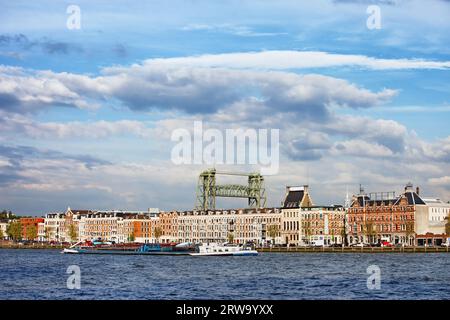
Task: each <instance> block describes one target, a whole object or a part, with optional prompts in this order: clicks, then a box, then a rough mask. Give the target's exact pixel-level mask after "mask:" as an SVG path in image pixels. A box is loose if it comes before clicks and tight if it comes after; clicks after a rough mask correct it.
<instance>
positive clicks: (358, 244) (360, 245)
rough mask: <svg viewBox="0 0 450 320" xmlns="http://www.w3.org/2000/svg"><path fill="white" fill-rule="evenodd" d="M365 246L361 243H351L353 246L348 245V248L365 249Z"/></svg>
mask: <svg viewBox="0 0 450 320" xmlns="http://www.w3.org/2000/svg"><path fill="white" fill-rule="evenodd" d="M365 246H366V245H365V244H364V243H362V242H359V243H353V244H351V245H350V247H358V248H361V247H365Z"/></svg>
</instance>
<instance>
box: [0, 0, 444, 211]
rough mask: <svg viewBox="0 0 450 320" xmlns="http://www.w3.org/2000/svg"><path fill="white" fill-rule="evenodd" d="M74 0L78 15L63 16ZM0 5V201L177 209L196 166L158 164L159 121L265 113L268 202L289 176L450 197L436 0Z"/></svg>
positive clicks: (256, 121)
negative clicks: (270, 151) (273, 160)
mask: <svg viewBox="0 0 450 320" xmlns="http://www.w3.org/2000/svg"><path fill="white" fill-rule="evenodd" d="M71 4H75V5H78V6H79V7H80V9H81V29H80V30H69V29H68V28H67V27H66V20H67V18H68V16H69V14H67V13H66V9H67V7H68V5H71ZM373 4H375V5H378V6H379V7H380V9H381V29H378V30H369V29H368V28H367V26H366V20H367V18H368V16H369V15H368V14H367V13H366V9H367V7H368V6H369V5H373ZM1 8H2V10H1V12H0V21H1V23H0V116H1V118H0V119H1V120H0V131H1V135H0V147H1V148H0V149H1V150H2V153H1V154H0V189H2V190H1V191H2V194H3V196H2V197H1V198H0V208H5V209H11V210H14V211H16V212H18V213H21V214H33V215H41V214H44V213H45V212H48V211H59V210H63V209H64V208H66V207H67V206H71V207H72V208H74V207H78V208H91V209H114V208H116V209H146V208H147V207H160V208H161V209H190V208H191V207H192V206H193V204H194V200H195V185H196V177H197V175H198V173H199V171H200V170H202V169H205V167H202V166H192V167H189V168H185V167H182V166H181V167H180V166H175V165H173V163H172V162H171V161H170V151H171V148H172V146H173V142H171V141H170V139H169V138H170V133H171V132H172V130H174V129H176V128H179V127H180V126H181V127H182V126H188V127H189V128H190V127H191V126H192V123H193V121H194V120H203V121H204V123H205V125H206V126H209V127H211V128H218V129H225V128H228V127H231V126H238V127H243V128H260V127H264V128H279V129H280V139H281V141H280V143H281V155H280V157H281V164H280V172H279V174H278V175H276V176H271V177H268V178H267V188H268V191H269V192H270V193H269V204H270V205H277V204H278V203H279V202H280V200H281V197H282V196H283V190H284V186H285V185H294V184H304V183H309V184H310V185H311V188H312V193H313V197H314V199H315V201H316V202H317V203H321V204H330V203H341V202H342V201H343V198H344V196H345V190H346V187H348V188H349V190H350V191H351V192H356V191H357V187H358V185H359V183H362V184H364V185H366V190H368V191H369V190H370V191H390V190H398V191H400V190H401V189H402V187H403V185H404V184H405V183H407V182H408V181H412V182H413V183H415V184H417V185H420V186H421V187H422V189H423V190H424V192H425V193H426V194H427V195H430V196H436V197H441V198H443V199H444V200H446V201H448V200H450V176H449V174H448V169H449V168H450V166H449V162H450V132H449V128H448V120H449V119H450V117H449V116H450V84H449V80H450V73H449V68H450V62H449V61H450V49H449V46H448V43H450V33H448V30H450V21H449V19H448V17H449V16H450V2H449V1H444V0H430V1H426V2H425V1H415V0H403V1H402V0H385V1H364V0H359V1H351V0H346V1H338V0H335V1H331V0H329V1H325V0H323V1H195V0H191V1H187V0H185V1H182V0H179V1H147V2H145V3H143V2H138V1H135V2H132V3H129V2H125V1H95V3H93V1H76V2H72V1H70V2H68V1H35V2H29V1H14V2H10V1H1ZM173 79H176V80H173ZM180 79H182V81H181V80H180ZM208 79H211V80H208ZM238 82H239V83H238ZM336 87H338V88H339V89H338V90H336ZM292 94H294V98H293V96H292ZM255 101H256V102H255ZM224 114H227V115H228V114H229V115H230V116H229V117H226V118H224V117H223V115H224ZM224 119H226V120H224ZM227 169H236V170H239V169H242V168H227ZM175 189H176V190H177V197H176V199H175V200H174V199H173V198H172V196H171V195H172V191H169V190H175ZM232 205H237V206H239V205H243V202H236V203H234V202H224V203H223V206H232Z"/></svg>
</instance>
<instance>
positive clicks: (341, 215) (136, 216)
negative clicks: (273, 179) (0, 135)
mask: <svg viewBox="0 0 450 320" xmlns="http://www.w3.org/2000/svg"><path fill="white" fill-rule="evenodd" d="M449 214H450V204H449V203H446V202H443V201H441V200H440V199H436V198H425V197H421V196H420V195H419V189H418V188H416V190H414V188H413V186H412V185H411V184H408V185H407V186H406V187H405V189H404V192H403V193H402V194H401V195H400V196H395V194H393V193H370V194H367V193H365V192H364V191H363V190H360V192H359V194H357V195H354V196H353V197H352V199H347V200H346V204H345V205H344V206H342V205H335V206H317V205H315V204H314V202H313V200H312V198H311V195H310V193H309V190H308V186H298V187H287V188H286V195H285V197H284V200H283V202H282V206H281V207H276V208H247V209H231V210H207V211H201V210H199V211H197V210H192V211H159V210H158V209H149V210H148V211H146V212H136V211H135V212H132V211H117V210H112V211H97V210H74V209H71V208H68V209H67V210H66V212H64V213H48V214H47V215H46V216H45V217H43V218H22V219H23V221H21V223H22V225H23V229H22V232H23V234H24V237H25V238H26V234H27V233H26V229H27V228H29V227H30V225H35V227H36V228H37V234H36V239H34V240H38V241H57V242H74V241H86V240H96V239H102V240H104V241H114V242H116V243H125V242H140V243H153V242H163V243H168V242H225V241H233V242H236V243H246V242H253V243H255V244H257V245H266V244H268V243H271V244H285V245H287V244H289V245H305V244H312V243H317V241H321V242H323V243H324V244H342V243H346V244H352V243H375V242H380V241H388V242H390V243H392V244H397V243H399V244H405V245H425V244H427V245H439V244H440V243H441V242H444V241H446V238H447V237H448V216H449ZM22 219H21V220H22ZM6 224H7V222H3V223H1V224H0V228H3V229H5V231H6ZM446 226H447V227H446ZM4 234H6V233H4Z"/></svg>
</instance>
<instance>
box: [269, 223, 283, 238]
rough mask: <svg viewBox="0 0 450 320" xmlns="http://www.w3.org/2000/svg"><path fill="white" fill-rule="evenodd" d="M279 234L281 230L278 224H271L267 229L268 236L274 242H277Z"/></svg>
mask: <svg viewBox="0 0 450 320" xmlns="http://www.w3.org/2000/svg"><path fill="white" fill-rule="evenodd" d="M279 232H280V228H279V226H278V225H276V224H271V225H270V226H268V227H267V234H268V236H269V238H271V239H272V240H274V242H275V238H276V237H277V236H278V234H279Z"/></svg>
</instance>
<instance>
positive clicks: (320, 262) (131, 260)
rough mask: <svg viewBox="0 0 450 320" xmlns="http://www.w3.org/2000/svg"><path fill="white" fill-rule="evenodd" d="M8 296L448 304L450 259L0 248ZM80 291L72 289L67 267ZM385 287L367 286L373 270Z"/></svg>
mask: <svg viewBox="0 0 450 320" xmlns="http://www.w3.org/2000/svg"><path fill="white" fill-rule="evenodd" d="M0 261H2V272H1V273H0V298H2V299H450V289H449V287H448V284H449V283H450V275H449V274H447V273H446V272H443V270H448V267H449V263H450V255H446V254H360V253H359V254H348V253H346V254H330V253H324V254H321V253H318V254H311V253H308V254H279V253H277V254H270V253H266V254H260V255H259V256H257V257H228V258H222V257H221V258H219V257H213V258H205V259H197V258H193V257H188V256H186V257H167V256H164V257H158V256H94V255H79V256H76V255H75V256H72V255H61V254H59V252H57V251H52V250H6V249H2V250H0ZM74 264H75V265H78V266H80V269H81V277H82V278H81V286H82V288H81V290H69V289H67V287H66V281H67V277H68V274H66V270H67V267H68V266H69V265H74ZM373 264H376V265H378V266H379V267H380V270H381V287H382V290H369V289H367V285H366V283H367V277H368V276H369V275H368V274H367V273H366V270H367V267H368V266H370V265H373Z"/></svg>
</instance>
